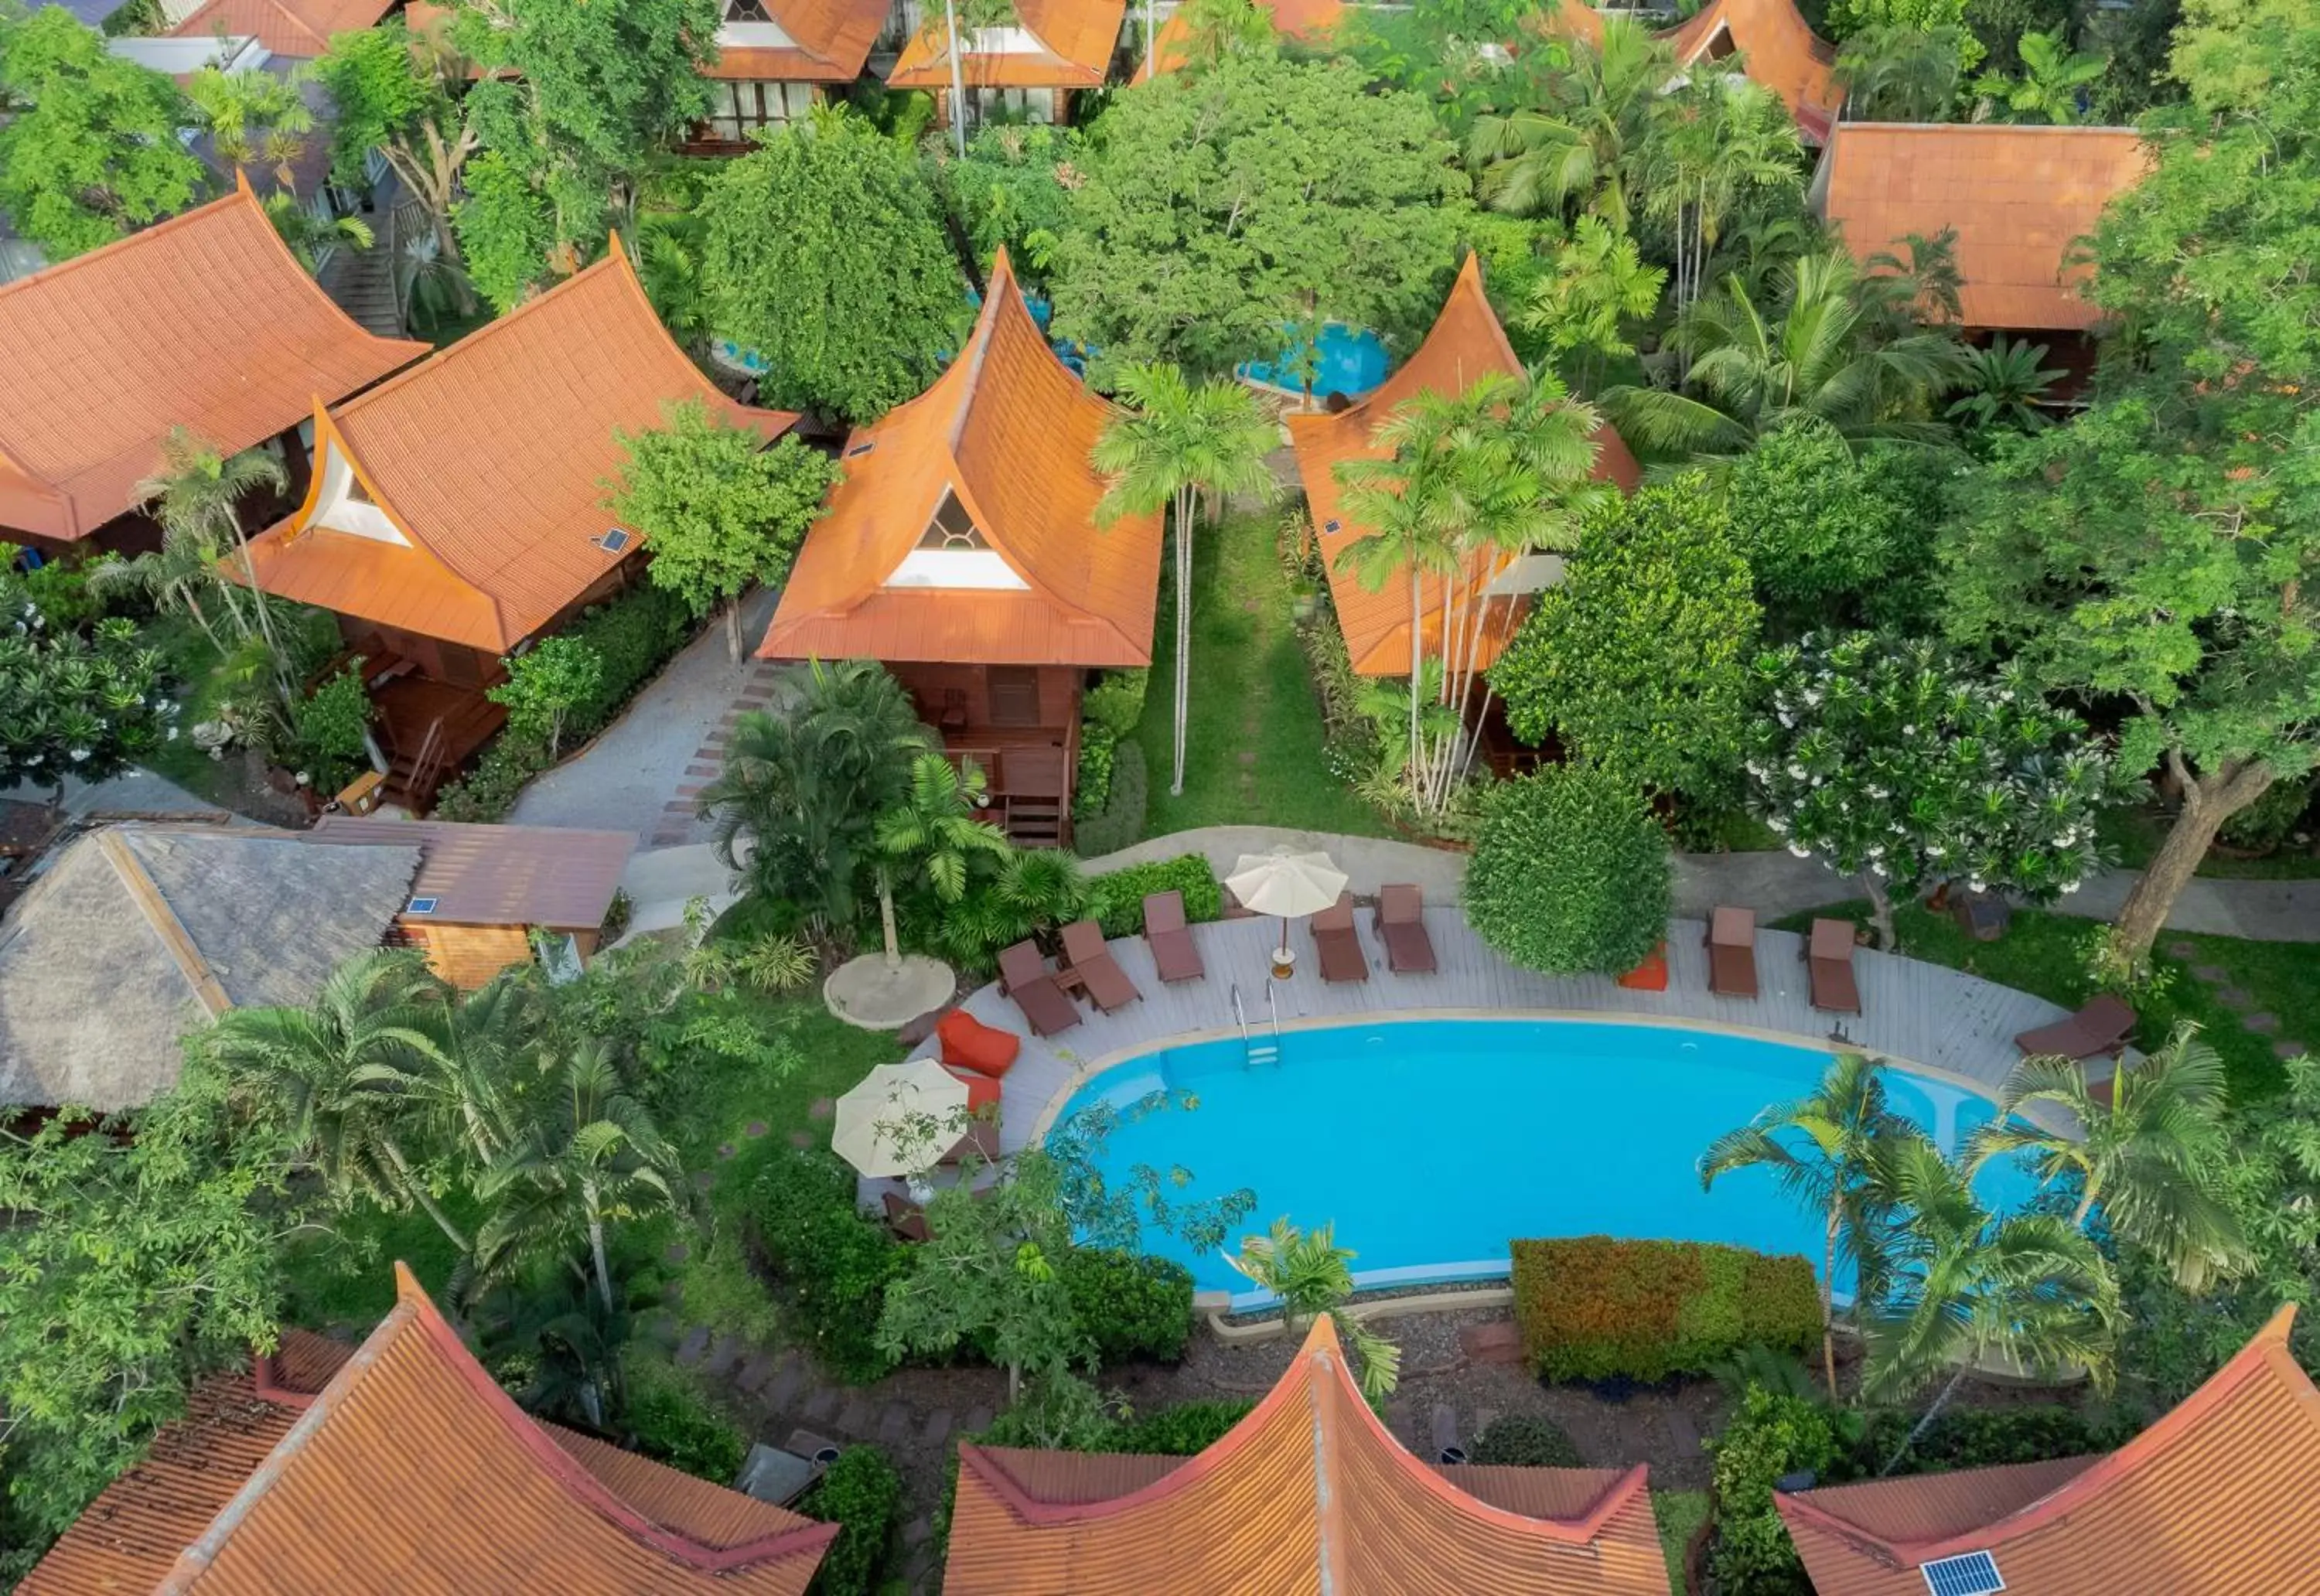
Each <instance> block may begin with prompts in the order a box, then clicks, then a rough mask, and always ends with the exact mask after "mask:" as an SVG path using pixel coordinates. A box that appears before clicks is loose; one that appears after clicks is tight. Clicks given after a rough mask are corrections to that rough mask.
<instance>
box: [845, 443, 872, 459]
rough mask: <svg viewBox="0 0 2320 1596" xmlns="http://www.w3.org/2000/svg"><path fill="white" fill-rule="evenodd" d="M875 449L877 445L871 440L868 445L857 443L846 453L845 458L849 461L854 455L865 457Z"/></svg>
mask: <svg viewBox="0 0 2320 1596" xmlns="http://www.w3.org/2000/svg"><path fill="white" fill-rule="evenodd" d="M877 447H878V443H877V440H875V439H873V440H871V441H869V442H868V443H857V444H856V445H855V446H854V447H853V448H852V449H847V451H846V458H847V459H849V460H850V459H852V458H855V456H856V455H866V454H868V453H869V452H870V451H871V450H872V449H875V448H877Z"/></svg>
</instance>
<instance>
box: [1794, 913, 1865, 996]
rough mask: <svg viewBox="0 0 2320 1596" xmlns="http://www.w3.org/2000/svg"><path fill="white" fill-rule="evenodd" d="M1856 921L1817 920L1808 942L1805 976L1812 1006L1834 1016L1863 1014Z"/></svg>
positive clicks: (1813, 923)
mask: <svg viewBox="0 0 2320 1596" xmlns="http://www.w3.org/2000/svg"><path fill="white" fill-rule="evenodd" d="M1805 975H1806V977H1807V980H1808V984H1809V985H1810V986H1811V988H1812V1006H1813V1007H1814V1008H1816V1009H1820V1010H1824V1011H1826V1012H1828V1013H1831V1014H1858V1013H1860V1012H1861V984H1860V983H1859V982H1857V981H1855V980H1854V979H1853V922H1852V921H1851V920H1815V921H1813V922H1812V935H1811V937H1810V938H1809V939H1807V941H1806V943H1805Z"/></svg>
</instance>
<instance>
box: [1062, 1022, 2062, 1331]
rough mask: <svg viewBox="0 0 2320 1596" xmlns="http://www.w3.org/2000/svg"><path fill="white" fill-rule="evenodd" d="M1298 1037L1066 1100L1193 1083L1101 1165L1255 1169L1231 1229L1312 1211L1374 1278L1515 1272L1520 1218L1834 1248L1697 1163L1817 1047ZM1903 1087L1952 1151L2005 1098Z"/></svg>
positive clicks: (1538, 1232)
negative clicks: (1183, 1097)
mask: <svg viewBox="0 0 2320 1596" xmlns="http://www.w3.org/2000/svg"><path fill="white" fill-rule="evenodd" d="M1283 1042H1284V1045H1283V1047H1282V1062H1281V1063H1280V1064H1278V1065H1262V1066H1255V1067H1251V1066H1248V1065H1246V1063H1245V1062H1244V1061H1243V1057H1242V1049H1241V1044H1240V1041H1239V1039H1238V1038H1232V1039H1230V1040H1228V1041H1219V1042H1202V1043H1197V1044H1193V1045H1191V1046H1186V1047H1169V1048H1165V1049H1163V1050H1161V1051H1158V1052H1154V1053H1147V1054H1144V1055H1141V1056H1137V1057H1136V1058H1132V1059H1129V1060H1127V1061H1126V1062H1124V1063H1121V1064H1119V1065H1117V1066H1113V1067H1111V1068H1110V1069H1107V1070H1105V1071H1103V1072H1102V1073H1101V1074H1100V1075H1095V1076H1093V1077H1092V1078H1091V1079H1090V1080H1089V1081H1087V1082H1086V1083H1085V1084H1083V1086H1082V1087H1081V1088H1080V1089H1079V1091H1077V1092H1075V1093H1073V1095H1072V1098H1071V1100H1070V1102H1068V1103H1067V1104H1066V1105H1065V1109H1064V1111H1063V1112H1064V1117H1065V1118H1068V1116H1069V1115H1071V1114H1072V1113H1074V1111H1077V1110H1079V1109H1082V1108H1084V1107H1086V1106H1088V1105H1089V1104H1091V1103H1094V1102H1110V1103H1112V1104H1113V1105H1115V1106H1116V1107H1119V1108H1120V1109H1122V1110H1125V1109H1127V1108H1128V1106H1129V1105H1131V1104H1134V1103H1135V1102H1137V1101H1138V1100H1139V1099H1141V1098H1143V1097H1145V1096H1146V1094H1147V1093H1151V1092H1153V1091H1155V1090H1166V1091H1169V1092H1172V1093H1191V1094H1192V1095H1193V1096H1194V1097H1195V1098H1196V1099H1197V1106H1196V1107H1193V1108H1192V1109H1190V1110H1186V1109H1181V1108H1172V1109H1167V1110H1165V1111H1160V1112H1156V1113H1152V1114H1148V1115H1145V1116H1143V1117H1141V1118H1137V1117H1134V1116H1127V1115H1123V1118H1122V1120H1121V1122H1120V1124H1119V1127H1118V1128H1117V1129H1115V1130H1113V1131H1112V1132H1111V1134H1110V1137H1109V1138H1107V1139H1106V1141H1105V1142H1104V1144H1103V1147H1102V1150H1101V1157H1100V1163H1101V1165H1102V1167H1103V1169H1104V1170H1105V1172H1106V1173H1107V1174H1110V1173H1113V1172H1119V1171H1125V1170H1127V1169H1129V1168H1131V1167H1133V1166H1134V1165H1138V1164H1144V1165H1151V1166H1153V1167H1155V1168H1156V1169H1159V1170H1162V1171H1167V1170H1170V1169H1172V1168H1174V1167H1178V1166H1181V1167H1183V1168H1184V1169H1187V1170H1189V1171H1190V1172H1191V1174H1192V1183H1191V1184H1190V1185H1189V1186H1188V1187H1186V1188H1185V1189H1184V1191H1183V1192H1182V1193H1181V1195H1182V1196H1183V1198H1185V1199H1187V1200H1195V1201H1196V1200H1199V1199H1202V1198H1210V1197H1217V1196H1221V1195H1223V1194H1224V1193H1226V1192H1231V1191H1234V1190H1236V1189H1237V1188H1240V1187H1243V1186H1246V1187H1247V1188H1249V1189H1250V1190H1252V1191H1253V1192H1255V1194H1256V1207H1255V1211H1253V1212H1252V1213H1251V1214H1250V1215H1249V1216H1248V1218H1247V1220H1246V1221H1245V1222H1244V1223H1243V1224H1242V1225H1241V1226H1240V1227H1238V1229H1236V1231H1235V1232H1234V1236H1233V1238H1232V1239H1231V1241H1229V1242H1228V1246H1229V1245H1237V1241H1238V1238H1239V1235H1240V1234H1241V1233H1242V1232H1244V1231H1255V1230H1262V1229H1264V1228H1265V1227H1267V1226H1268V1225H1270V1224H1271V1223H1272V1222H1273V1219H1274V1218H1275V1217H1277V1216H1280V1215H1283V1214H1285V1215H1287V1216H1288V1217H1289V1218H1290V1219H1291V1220H1294V1221H1295V1222H1296V1223H1298V1224H1299V1225H1301V1226H1304V1227H1307V1228H1309V1229H1310V1228H1311V1227H1313V1226H1316V1225H1319V1224H1321V1223H1323V1222H1325V1221H1329V1220H1334V1221H1335V1222H1336V1224H1337V1241H1338V1243H1339V1245H1341V1246H1344V1247H1352V1248H1353V1249H1355V1251H1356V1252H1357V1253H1358V1254H1359V1255H1360V1256H1359V1257H1358V1258H1357V1259H1356V1260H1355V1272H1356V1274H1357V1275H1358V1276H1359V1277H1360V1279H1361V1281H1362V1283H1364V1284H1366V1285H1389V1284H1395V1283H1406V1282H1410V1281H1420V1280H1464V1279H1475V1278H1480V1277H1487V1276H1491V1275H1502V1274H1505V1273H1506V1271H1507V1243H1508V1242H1509V1241H1510V1240H1513V1239H1515V1238H1518V1237H1554V1236H1592V1235H1611V1236H1619V1237H1627V1238H1667V1239H1674V1240H1689V1241H1722V1242H1730V1243H1734V1244H1736V1245H1738V1246H1742V1247H1754V1248H1756V1249H1758V1250H1760V1251H1763V1252H1772V1253H1802V1254H1804V1255H1805V1256H1808V1257H1809V1258H1811V1259H1812V1260H1813V1261H1814V1266H1815V1268H1816V1269H1817V1268H1818V1266H1819V1260H1820V1256H1821V1233H1820V1227H1819V1226H1818V1224H1817V1223H1816V1221H1815V1220H1813V1218H1812V1217H1811V1216H1809V1215H1808V1214H1806V1213H1804V1212H1803V1211H1801V1210H1799V1208H1798V1207H1797V1206H1796V1205H1795V1204H1794V1203H1792V1202H1790V1200H1789V1199H1788V1198H1787V1197H1785V1196H1783V1195H1782V1194H1781V1192H1779V1191H1778V1190H1777V1189H1776V1188H1775V1187H1774V1185H1773V1183H1772V1176H1771V1175H1770V1174H1768V1173H1766V1172H1764V1171H1762V1170H1740V1171H1737V1172H1735V1173H1734V1174H1728V1175H1726V1176H1724V1177H1723V1178H1721V1179H1719V1180H1718V1181H1717V1183H1716V1189H1715V1190H1714V1191H1713V1192H1707V1193H1703V1192H1701V1191H1700V1189H1699V1174H1698V1172H1697V1165H1698V1160H1699V1154H1700V1151H1701V1149H1702V1148H1704V1147H1707V1146H1708V1143H1709V1142H1710V1141H1712V1140H1713V1139H1714V1138H1716V1137H1717V1136H1718V1135H1720V1134H1722V1133H1723V1132H1724V1131H1726V1130H1728V1129H1732V1128H1733V1127H1734V1126H1736V1125H1743V1124H1745V1123H1746V1122H1747V1121H1748V1120H1750V1119H1751V1118H1752V1117H1754V1115H1755V1114H1756V1113H1757V1111H1760V1110H1762V1109H1763V1108H1765V1107H1766V1106H1767V1105H1769V1104H1772V1103H1776V1102H1786V1101H1787V1100H1789V1099H1790V1098H1794V1097H1799V1096H1802V1095H1803V1094H1804V1093H1808V1092H1809V1091H1810V1090H1811V1089H1812V1088H1813V1086H1814V1084H1816V1083H1817V1081H1818V1080H1819V1079H1820V1076H1821V1074H1822V1072H1823V1070H1824V1069H1825V1068H1826V1066H1827V1063H1828V1057H1829V1056H1828V1055H1827V1054H1826V1052H1823V1051H1821V1050H1819V1049H1817V1048H1811V1047H1791V1046H1787V1045H1783V1044H1781V1043H1775V1042H1765V1041H1758V1040H1755V1039H1753V1038H1745V1037H1735V1036H1730V1035H1726V1034H1724V1033H1721V1032H1715V1031H1700V1030H1686V1029H1679V1028H1674V1027H1669V1026H1658V1025H1635V1024H1617V1023H1600V1022H1592V1021H1580V1020H1396V1021H1387V1022H1382V1023H1375V1024H1364V1025H1352V1026H1341V1027H1332V1028H1328V1029H1316V1030H1298V1031H1291V1032H1289V1033H1288V1034H1287V1035H1286V1036H1285V1037H1284V1038H1283ZM1886 1093H1887V1096H1888V1098H1889V1100H1890V1103H1891V1105H1892V1107H1893V1109H1894V1110H1895V1111H1897V1112H1899V1113H1902V1114H1906V1115H1908V1117H1909V1118H1911V1119H1913V1120H1917V1122H1918V1123H1919V1124H1920V1125H1922V1126H1923V1127H1925V1129H1926V1130H1927V1131H1928V1132H1929V1133H1930V1134H1932V1135H1933V1136H1934V1138H1935V1139H1936V1140H1937V1141H1938V1142H1940V1144H1941V1145H1942V1147H1944V1149H1945V1150H1947V1151H1951V1152H1955V1151H1956V1150H1957V1149H1958V1147H1960V1146H1961V1145H1962V1142H1963V1140H1964V1138H1965V1137H1966V1136H1968V1135H1969V1134H1971V1131H1972V1130H1973V1129H1974V1127H1975V1126H1977V1125H1979V1124H1980V1123H1981V1122H1982V1121H1983V1120H1987V1119H1988V1118H1989V1114H1990V1105H1989V1102H1987V1101H1985V1100H1984V1099H1981V1098H1979V1097H1976V1096H1974V1095H1972V1094H1971V1093H1967V1092H1964V1091H1962V1090H1961V1089H1959V1088H1957V1087H1953V1086H1951V1085H1949V1084H1946V1083H1943V1082H1937V1081H1930V1080H1926V1079H1924V1078H1922V1077H1919V1076H1916V1075H1908V1074H1905V1073H1903V1072H1902V1071H1900V1070H1898V1069H1896V1070H1890V1071H1888V1072H1887V1075H1886ZM1979 1187H1980V1194H1981V1196H1982V1198H1983V1200H1984V1201H1986V1202H1990V1203H1992V1204H1994V1205H1996V1206H1998V1207H2001V1208H2006V1207H2013V1206H2016V1205H2018V1204H2019V1203H2020V1202H2023V1201H2025V1199H2026V1198H2027V1197H2028V1196H2029V1194H2030V1192H2031V1191H2032V1190H2033V1183H2032V1181H2031V1179H2030V1177H2029V1176H2028V1175H2027V1174H2025V1172H2023V1171H2021V1170H2019V1169H2016V1168H2015V1167H2012V1166H2010V1165H2008V1166H1993V1167H1992V1168H1990V1169H1989V1170H1987V1171H1985V1172H1984V1174H1983V1175H1982V1177H1981V1180H1980V1183H1979ZM1143 1246H1144V1247H1145V1248H1146V1250H1147V1251H1152V1252H1156V1253H1159V1254H1162V1255H1163V1256H1169V1257H1174V1258H1176V1259H1178V1260H1179V1261H1181V1262H1183V1264H1184V1265H1186V1266H1187V1267H1189V1268H1190V1269H1191V1270H1192V1278H1193V1280H1194V1281H1195V1282H1197V1283H1198V1284H1199V1285H1200V1286H1201V1289H1203V1290H1218V1291H1234V1292H1239V1293H1243V1294H1244V1295H1245V1294H1246V1288H1247V1282H1246V1281H1245V1280H1244V1279H1242V1277H1241V1276H1240V1275H1239V1274H1236V1273H1235V1272H1234V1271H1233V1270H1232V1269H1231V1267H1230V1266H1229V1265H1227V1264H1226V1263H1225V1261H1224V1260H1223V1258H1222V1257H1221V1256H1219V1255H1218V1254H1217V1253H1215V1252H1209V1253H1206V1254H1204V1255H1201V1256H1193V1255H1192V1252H1191V1251H1190V1249H1189V1248H1187V1247H1185V1245H1184V1244H1183V1241H1181V1240H1180V1239H1178V1238H1176V1237H1174V1236H1170V1235H1166V1234H1165V1233H1163V1232H1160V1231H1158V1230H1157V1229H1146V1232H1145V1234H1144V1237H1143ZM1837 1284H1838V1292H1839V1295H1840V1296H1843V1295H1844V1294H1846V1292H1847V1291H1848V1287H1849V1283H1848V1282H1847V1281H1845V1280H1844V1279H1843V1278H1842V1277H1840V1279H1839V1281H1838V1283H1837Z"/></svg>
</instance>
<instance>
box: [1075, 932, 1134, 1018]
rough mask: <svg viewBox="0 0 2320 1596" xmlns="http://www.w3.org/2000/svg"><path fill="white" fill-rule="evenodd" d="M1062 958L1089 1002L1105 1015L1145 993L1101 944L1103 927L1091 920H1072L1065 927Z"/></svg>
mask: <svg viewBox="0 0 2320 1596" xmlns="http://www.w3.org/2000/svg"><path fill="white" fill-rule="evenodd" d="M1064 960H1065V963H1066V964H1067V965H1069V966H1071V972H1072V974H1073V975H1076V976H1078V977H1079V981H1080V985H1081V987H1082V988H1083V989H1084V990H1085V991H1086V993H1087V994H1088V998H1089V1001H1090V1002H1093V1003H1094V1004H1095V1006H1096V1007H1097V1008H1099V1009H1101V1010H1102V1011H1104V1012H1105V1013H1107V1014H1109V1013H1110V1012H1111V1011H1113V1010H1114V1009H1123V1008H1126V1007H1127V1006H1128V1004H1130V1003H1132V1002H1135V1001H1136V1000H1137V998H1140V997H1142V996H1143V995H1144V994H1143V993H1140V992H1138V991H1137V990H1136V983H1135V982H1133V981H1130V980H1129V979H1128V972H1127V971H1126V970H1123V969H1121V968H1120V967H1119V960H1118V959H1116V958H1114V957H1111V949H1110V948H1107V947H1105V946H1104V940H1103V928H1102V927H1101V926H1100V925H1098V924H1096V923H1095V921H1093V920H1074V921H1072V923H1071V924H1069V925H1067V926H1065V928H1064Z"/></svg>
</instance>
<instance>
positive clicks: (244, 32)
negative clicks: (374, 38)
mask: <svg viewBox="0 0 2320 1596" xmlns="http://www.w3.org/2000/svg"><path fill="white" fill-rule="evenodd" d="M402 3H403V0H202V4H200V5H196V6H195V8H194V9H193V10H192V11H191V12H189V13H188V14H186V18H185V20H184V21H183V22H180V23H177V25H176V26H175V27H173V28H171V29H169V30H168V36H169V37H170V38H172V39H207V38H210V37H211V36H213V35H214V34H218V33H224V34H226V35H228V36H230V37H248V38H253V39H256V40H257V41H258V42H259V43H260V44H262V45H264V46H265V47H266V49H267V51H268V52H269V53H270V54H273V55H276V56H282V57H287V58H288V59H291V60H313V59H314V58H315V57H317V56H320V55H322V54H323V53H324V52H325V51H327V50H329V49H330V48H331V37H332V36H333V35H334V34H339V33H354V32H360V31H362V30H363V29H365V28H371V27H376V26H377V25H378V23H379V21H380V19H382V18H384V17H385V16H386V15H387V14H390V13H392V12H394V11H396V10H398V9H399V8H400V7H401V5H402Z"/></svg>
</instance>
